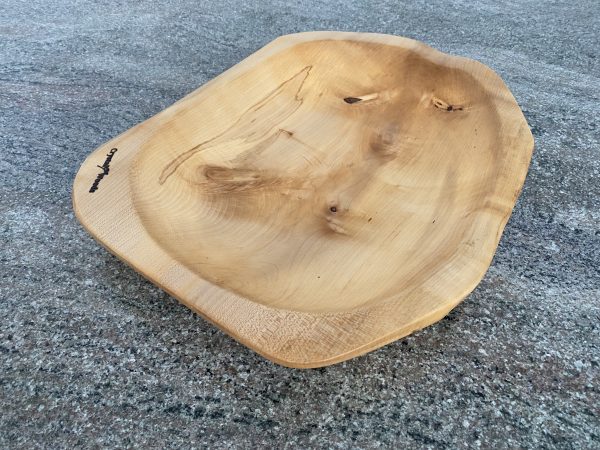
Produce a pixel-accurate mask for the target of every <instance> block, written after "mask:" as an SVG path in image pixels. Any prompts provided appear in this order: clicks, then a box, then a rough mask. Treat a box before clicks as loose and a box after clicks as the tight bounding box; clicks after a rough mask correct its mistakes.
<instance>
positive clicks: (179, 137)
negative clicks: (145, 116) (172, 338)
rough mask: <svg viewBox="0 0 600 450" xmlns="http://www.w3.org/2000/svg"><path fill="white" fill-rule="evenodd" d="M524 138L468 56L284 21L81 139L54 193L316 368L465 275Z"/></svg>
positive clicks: (112, 240) (129, 251)
mask: <svg viewBox="0 0 600 450" xmlns="http://www.w3.org/2000/svg"><path fill="white" fill-rule="evenodd" d="M111 149H116V150H111ZM532 150H533V139H532V136H531V133H530V131H529V129H528V127H527V123H526V121H525V118H524V117H523V114H522V113H521V111H520V109H519V107H518V105H517V104H516V102H515V100H514V98H513V97H512V95H511V94H510V92H509V90H508V89H507V88H506V86H505V85H504V83H503V82H502V80H501V79H500V78H499V77H498V76H497V75H496V74H495V73H493V72H492V71H491V70H490V69H489V68H487V67H485V66H484V65H482V64H480V63H477V62H475V61H471V60H468V59H465V58H459V57H455V56H449V55H446V54H443V53H440V52H439V51H436V50H434V49H431V48H429V47H427V46H425V45H424V44H421V43H418V42H416V41H413V40H409V39H405V38H400V37H395V36H387V35H376V34H358V33H338V32H315V33H302V34H297V35H290V36H284V37H281V38H279V39H276V40H275V41H273V42H272V43H270V44H269V45H267V46H266V47H264V48H263V49H261V50H260V51H258V52H257V53H255V54H254V55H252V56H250V57H249V58H247V59H245V60H244V61H242V62H241V63H239V64H238V65H236V66H235V67H233V68H231V69H230V70H228V71H227V72H225V73H223V74H222V75H220V76H218V77H217V78H215V79H214V80H212V81H211V82H209V83H207V84H206V85H205V86H203V87H201V88H200V89H198V90H196V91H195V92H193V93H192V94H190V95H188V96H187V97H186V98H184V99H183V100H181V101H179V102H177V103H176V104H174V105H173V106H171V107H169V108H167V109H166V110H164V111H162V112H161V113H159V114H158V115H156V116H154V117H153V118H151V119H149V120H147V121H145V122H143V123H142V124H140V125H138V126H136V127H134V128H132V129H130V130H128V131H127V132H125V133H123V134H122V135H120V136H118V137H117V138H115V139H113V140H111V141H110V142H108V143H106V144H104V145H103V146H101V147H100V148H98V149H97V150H96V151H95V152H94V153H92V154H91V155H90V156H89V157H88V159H87V160H86V161H85V162H84V163H83V165H82V167H81V169H80V171H79V173H78V175H77V177H76V179H75V183H74V188H73V200H74V207H75V211H76V214H77V217H78V218H79V220H80V221H81V223H82V224H83V225H84V226H85V227H86V229H87V230H88V231H89V232H90V233H91V234H92V235H93V236H94V237H95V238H96V239H97V240H99V241H100V242H101V243H102V244H104V245H105V246H106V247H107V248H108V249H109V250H110V251H112V252H113V253H115V254H116V255H117V256H119V257H120V258H122V259H123V260H125V261H126V262H128V263H129V264H130V265H131V266H132V267H134V268H135V269H136V270H138V271H139V272H140V273H142V274H143V275H144V276H146V277H147V278H149V279H150V280H151V281H153V282H154V283H156V284H158V285H159V286H161V287H162V288H163V289H165V290H167V291H168V292H169V293H170V294H171V295H173V296H175V297H176V298H178V299H179V300H180V301H181V302H182V303H184V304H186V305H187V306H189V307H190V308H192V309H193V310H195V311H197V312H198V313H200V314H201V315H203V316H204V317H205V318H207V319H208V320H210V321H212V322H213V323H215V324H216V325H218V326H219V327H220V328H222V329H223V330H225V331H226V332H227V333H229V334H230V335H232V336H233V337H234V338H236V339H238V340H239V341H241V342H242V343H244V344H246V345H247V346H249V347H250V348H252V349H254V350H255V351H257V352H259V353H261V354H262V355H264V356H266V357H267V358H269V359H271V360H273V361H275V362H278V363H280V364H284V365H287V366H293V367H317V366H323V365H328V364H332V363H335V362H338V361H342V360H345V359H348V358H351V357H354V356H356V355H359V354H362V353H364V352H367V351H369V350H372V349H374V348H377V347H379V346H381V345H384V344H386V343H388V342H390V341H393V340H395V339H397V338H399V337H402V336H405V335H407V334H409V333H411V332H413V331H414V330H416V329H419V328H422V327H424V326H426V325H428V324H431V323H433V322H435V321H437V320H439V319H440V318H442V317H443V316H444V315H446V314H447V313H448V312H449V311H450V310H451V309H452V308H453V307H454V306H456V305H457V304H458V303H459V302H460V301H461V300H462V299H463V298H464V297H465V296H466V295H467V294H468V293H469V292H470V291H471V290H472V289H473V288H474V287H475V286H476V285H477V283H478V282H479V281H480V280H481V278H482V277H483V275H484V273H485V271H486V270H487V268H488V266H489V264H490V262H491V260H492V256H493V254H494V251H495V249H496V246H497V244H498V241H499V239H500V236H501V233H502V230H503V228H504V226H505V224H506V221H507V220H508V217H509V216H510V213H511V210H512V208H513V206H514V204H515V201H516V199H517V197H518V194H519V191H520V189H521V186H522V185H523V182H524V179H525V175H526V173H527V168H528V165H529V161H530V158H531V152H532ZM107 160H108V161H107ZM105 161H107V164H105ZM98 166H103V167H102V168H101V167H98ZM106 172H108V173H106ZM100 173H102V175H100V176H99V174H100ZM95 180H96V181H95ZM92 185H94V189H92V190H93V192H90V188H91V187H92Z"/></svg>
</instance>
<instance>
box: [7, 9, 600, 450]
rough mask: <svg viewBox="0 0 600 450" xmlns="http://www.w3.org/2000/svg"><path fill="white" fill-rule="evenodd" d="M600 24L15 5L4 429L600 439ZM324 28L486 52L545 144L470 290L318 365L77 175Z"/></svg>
mask: <svg viewBox="0 0 600 450" xmlns="http://www.w3.org/2000/svg"><path fill="white" fill-rule="evenodd" d="M599 23H600V9H599V8H598V4H597V0H578V1H570V2H567V1H564V2H561V1H548V2H546V1H541V0H532V1H516V0H512V1H507V2H497V1H496V0H484V1H479V2H472V1H466V0H464V1H462V0H456V1H451V2H442V1H438V0H414V1H401V2H394V1H386V0H376V1H372V2H361V1H359V0H352V1H345V2H344V1H339V2H334V1H331V0H328V1H311V0H301V1H298V2H286V1H282V0H269V1H261V2H258V1H257V2H250V1H246V2H241V1H232V0H220V1H218V2H217V1H210V2H199V1H196V0H182V1H175V0H163V1H143V2H126V1H120V0H119V1H108V0H104V1H93V2H92V1H89V2H88V1H77V0H60V1H59V0H30V1H19V0H3V1H2V2H1V3H0V242H1V244H0V246H1V247H0V248H1V256H0V258H1V259H0V263H1V270H0V277H1V278H0V279H1V282H0V299H1V300H0V315H1V317H2V318H1V321H0V447H1V448H33V447H38V446H39V447H46V448H72V447H106V446H108V447H138V448H139V447H142V448H143V447H157V448H165V447H173V448H176V447H181V448H190V447H213V448H227V447H235V448H238V447H239V448H250V447H259V446H262V447H289V448H292V447H300V448H307V447H311V448H312V447H319V448H349V447H354V448H372V447H395V448H423V447H425V448H476V447H482V448H511V449H513V448H572V449H585V448H587V449H591V448H599V447H600V419H599V414H600V410H599V406H600V392H599V391H600V383H599V381H600V377H599V371H600V368H599V363H600V304H599V297H600V295H599V294H600V292H599V286H600V272H599V270H600V269H599V267H600V127H599V117H600V78H599V77H600V58H599V56H600V55H599V51H600V50H599V49H600V42H599V40H600V38H599V36H600V30H599V25H598V24H599ZM320 29H327V30H357V31H372V32H381V33H390V34H397V35H402V36H409V37H412V38H416V39H419V40H422V41H424V42H426V43H428V44H430V45H432V46H433V47H436V48H438V49H441V50H443V51H446V52H450V53H453V54H457V55H464V56H468V57H471V58H475V59H478V60H480V61H482V62H484V63H485V64H487V65H489V66H490V67H492V68H493V69H494V70H496V71H497V72H498V73H499V74H500V75H501V76H502V77H503V78H504V80H505V81H506V83H507V84H508V86H509V87H510V88H511V90H512V92H513V93H514V95H515V97H516V98H517V100H518V102H519V103H520V105H521V106H522V108H523V110H524V112H525V115H526V117H527V119H528V121H529V124H530V126H531V129H532V131H533V134H534V136H535V139H536V151H535V154H534V157H533V161H532V164H531V168H530V171H529V176H528V179H527V181H526V184H525V188H524V190H523V194H522V196H521V198H520V200H519V202H518V204H517V207H516V209H515V212H514V214H513V216H512V218H511V220H510V223H509V224H508V227H507V229H506V232H505V234H504V236H503V238H502V242H501V243H500V247H499V249H498V252H497V254H496V257H495V259H494V262H493V264H492V266H491V267H490V269H489V271H488V273H487V275H486V276H485V278H484V280H483V281H482V282H481V284H480V285H479V286H478V287H477V289H476V290H475V291H474V292H473V293H472V294H471V295H470V296H469V297H468V298H467V299H466V300H465V301H464V303H462V304H461V306H459V307H458V308H456V309H455V310H454V311H453V312H452V313H451V314H450V315H449V316H448V317H447V318H445V319H444V320H442V321H441V322H439V323H437V324H435V325H434V326H431V327H429V328H427V329H425V330H422V331H420V332H418V333H416V334H415V335H413V336H411V337H409V338H407V339H403V340H400V341H398V342H395V343H393V344H390V345H388V346H386V347H384V348H382V349H380V350H378V351H375V352H372V353H370V354H368V355H366V356H363V357H360V358H357V359H354V360H351V361H349V362H346V363H343V364H339V365H336V366H332V367H328V368H324V369H318V370H309V371H300V370H291V369H286V368H283V367H279V366H276V365H274V364H272V363H270V362H268V361H266V360H264V359H262V358H261V357H259V356H257V355H255V354H254V353H253V352H252V351H250V350H248V349H246V348H245V347H243V346H242V345H239V344H238V343H236V342H235V341H233V340H232V339H230V338H229V337H227V336H226V335H224V334H223V333H221V332H220V331H218V330H216V329H215V328H214V327H212V326H211V325H209V324H207V323H206V322H205V321H204V320H202V319H201V318H199V317H198V316H196V315H194V314H193V313H191V312H190V311H188V310H187V309H186V308H185V307H183V306H181V305H179V304H178V303H177V302H176V301H175V300H174V299H172V298H171V297H169V296H168V295H167V294H165V293H164V292H161V291H160V290H159V289H157V288H156V287H154V286H153V285H151V284H150V283H149V282H147V281H145V280H144V279H143V278H141V277H140V276H139V275H137V274H136V273H134V272H133V271H132V270H131V269H129V268H128V267H126V266H125V265H124V264H123V263H121V262H119V261H118V260H117V259H116V258H114V257H113V256H111V255H110V254H109V253H108V252H106V251H105V250H104V249H102V248H101V247H100V246H99V245H98V244H96V243H95V242H94V241H93V240H92V238H91V237H90V236H89V235H88V234H87V233H86V232H84V231H83V229H82V228H81V227H80V226H79V225H78V223H77V221H76V220H75V218H74V217H73V212H72V209H71V199H70V189H71V182H72V180H73V178H74V176H75V173H76V171H77V169H78V167H79V165H80V163H81V162H82V161H83V159H84V158H85V156H86V155H87V154H88V153H89V152H90V151H91V150H92V149H94V148H95V147H96V146H97V145H99V144H101V143H102V142H104V141H106V140H108V139H109V138H111V137H113V136H115V135H116V134H118V133H120V132H122V131H124V130H126V129H128V128H130V127H131V126H133V125H135V124H136V123H138V122H140V121H143V120H144V119H146V118H148V117H150V116H152V115H153V114H155V113H157V112H159V111H161V110H162V109H164V108H165V107H167V106H169V105H170V104H172V103H173V102H174V101H176V100H177V99H179V98H181V97H182V96H184V95H185V94H186V93H188V92H190V91H191V90H193V89H195V88H196V87H198V86H200V85H201V84H203V83H204V82H206V81H207V80H209V79H211V78H213V77H214V76H215V75H217V74H219V73H220V72H222V71H224V70H225V69H227V68H228V67H230V66H232V65H233V64H235V63H236V62H238V61H239V60H241V59H243V58H244V57H246V56H247V55H249V54H250V53H252V52H253V51H255V50H256V49H258V48H260V47H261V46H262V45H264V44H265V43H267V42H268V41H270V40H271V39H273V38H275V37H276V36H279V35H281V34H286V33H291V32H297V31H305V30H320ZM285 444H287V446H286V445H285Z"/></svg>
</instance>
